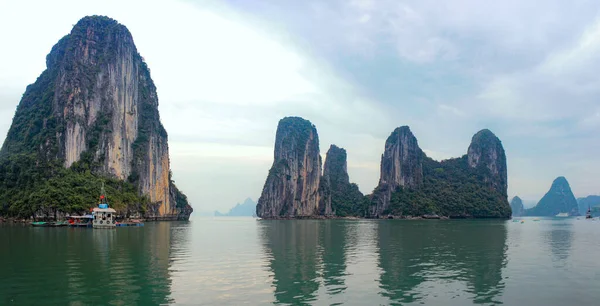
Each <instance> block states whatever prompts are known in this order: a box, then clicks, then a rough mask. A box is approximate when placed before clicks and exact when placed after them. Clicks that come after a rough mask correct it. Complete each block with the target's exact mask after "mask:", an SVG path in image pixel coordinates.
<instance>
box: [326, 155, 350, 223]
mask: <svg viewBox="0 0 600 306" xmlns="http://www.w3.org/2000/svg"><path fill="white" fill-rule="evenodd" d="M343 184H348V185H349V184H350V177H348V165H347V162H346V150H344V149H342V148H340V147H338V146H336V145H331V146H330V147H329V150H327V155H326V157H325V165H324V166H323V177H322V178H321V188H320V192H321V199H320V200H321V203H320V204H319V214H321V215H325V216H331V215H333V209H332V207H331V198H332V189H333V188H339V186H340V185H343Z"/></svg>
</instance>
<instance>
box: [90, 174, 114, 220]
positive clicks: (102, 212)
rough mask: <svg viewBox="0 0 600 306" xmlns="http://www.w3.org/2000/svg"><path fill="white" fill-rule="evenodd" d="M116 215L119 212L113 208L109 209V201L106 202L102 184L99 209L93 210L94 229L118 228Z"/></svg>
mask: <svg viewBox="0 0 600 306" xmlns="http://www.w3.org/2000/svg"><path fill="white" fill-rule="evenodd" d="M116 213H117V211H116V210H114V209H113V208H110V207H108V201H107V200H106V196H105V192H104V183H103V184H102V190H101V192H100V203H98V207H95V208H94V209H93V210H92V216H93V217H94V221H93V227H94V228H115V227H116V220H115V219H116V217H117V216H116Z"/></svg>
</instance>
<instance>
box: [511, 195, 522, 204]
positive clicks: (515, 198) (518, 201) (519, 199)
mask: <svg viewBox="0 0 600 306" xmlns="http://www.w3.org/2000/svg"><path fill="white" fill-rule="evenodd" d="M510 203H511V204H512V203H523V200H521V198H519V197H518V196H515V197H513V198H512V200H510Z"/></svg>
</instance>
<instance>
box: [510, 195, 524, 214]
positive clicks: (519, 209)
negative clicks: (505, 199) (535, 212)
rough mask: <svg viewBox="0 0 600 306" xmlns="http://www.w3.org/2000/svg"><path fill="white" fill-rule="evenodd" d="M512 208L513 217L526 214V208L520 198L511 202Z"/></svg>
mask: <svg viewBox="0 0 600 306" xmlns="http://www.w3.org/2000/svg"><path fill="white" fill-rule="evenodd" d="M510 208H511V210H512V216H513V217H520V216H522V215H523V214H524V212H525V207H523V201H522V200H521V198H519V197H514V198H512V200H510Z"/></svg>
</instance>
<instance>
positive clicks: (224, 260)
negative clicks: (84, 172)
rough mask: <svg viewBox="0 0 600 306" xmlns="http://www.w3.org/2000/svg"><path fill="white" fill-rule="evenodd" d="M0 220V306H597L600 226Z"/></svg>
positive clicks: (559, 222)
mask: <svg viewBox="0 0 600 306" xmlns="http://www.w3.org/2000/svg"><path fill="white" fill-rule="evenodd" d="M525 220H526V221H525V223H518V222H512V221H499V220H481V221H477V220H461V221H455V220H427V221H409V220H380V221H369V220H360V221H353V220H297V221H267V220H260V221H259V220H255V219H252V218H228V217H224V218H196V219H193V220H192V221H190V222H157V223H146V226H145V227H139V228H117V229H114V230H93V229H86V228H35V227H30V226H24V225H8V224H0V247H1V250H0V305H159V304H177V305H244V304H245V305H268V304H273V303H281V304H299V305H300V304H311V305H332V304H334V305H338V304H345V305H390V304H393V305H470V304H483V305H496V304H504V305H550V306H553V305H556V306H558V305H561V306H562V305H600V260H599V258H600V221H589V220H583V219H582V220H577V219H573V218H568V219H542V220H541V221H539V222H534V221H533V219H529V218H525Z"/></svg>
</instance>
